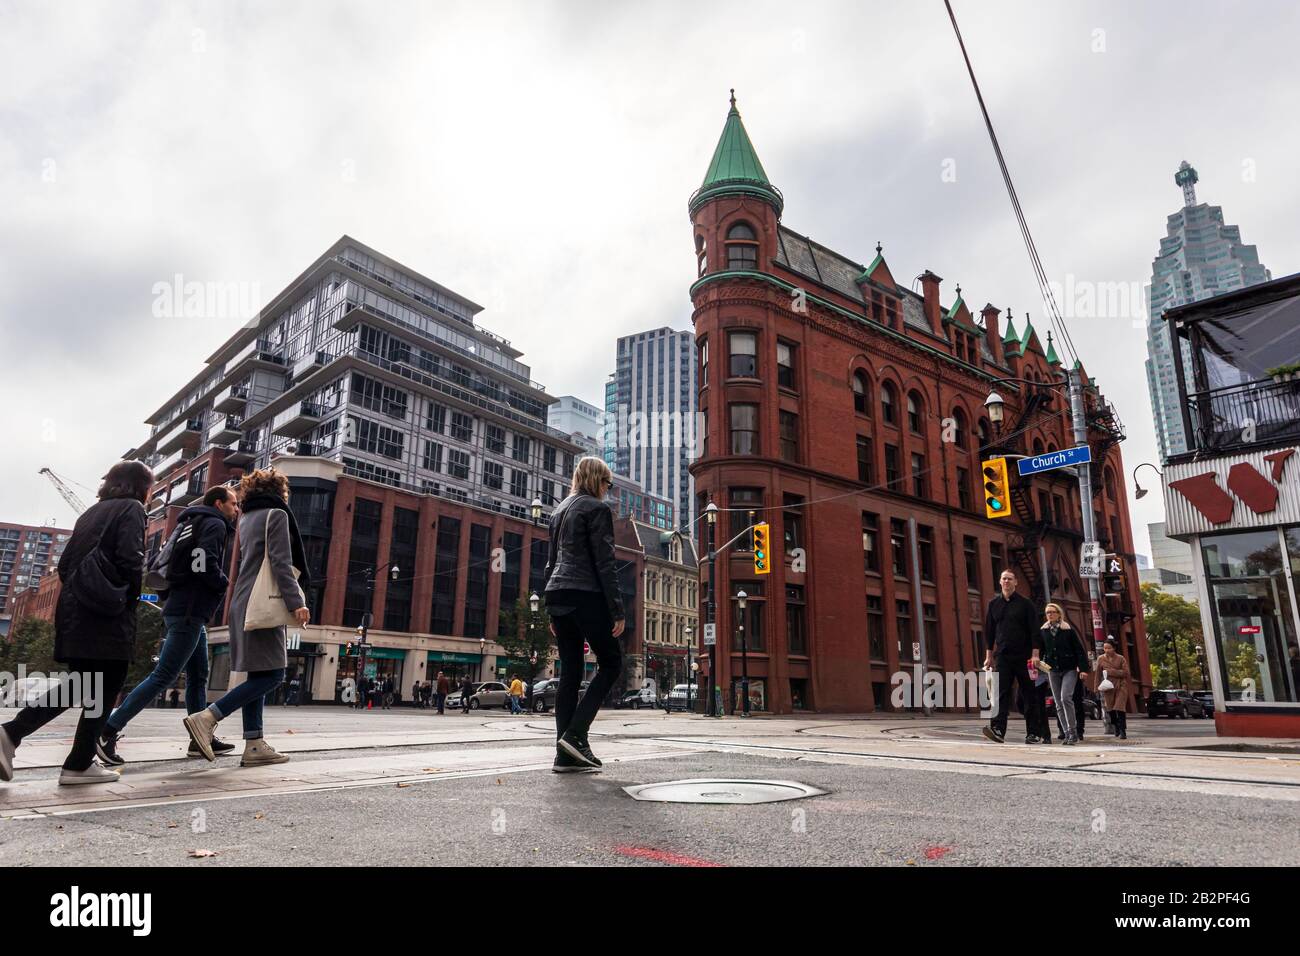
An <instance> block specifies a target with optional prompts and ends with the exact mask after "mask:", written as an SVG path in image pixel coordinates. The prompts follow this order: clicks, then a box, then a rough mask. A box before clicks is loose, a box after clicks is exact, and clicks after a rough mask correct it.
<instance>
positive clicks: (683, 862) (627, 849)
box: [614, 846, 722, 866]
mask: <svg viewBox="0 0 1300 956" xmlns="http://www.w3.org/2000/svg"><path fill="white" fill-rule="evenodd" d="M614 852H615V853H621V854H622V855H623V856H635V857H638V858H640V859H642V860H653V861H655V862H656V863H668V864H671V865H673V866H722V864H721V863H714V862H712V861H711V860H697V859H696V858H695V857H693V856H683V855H682V854H680V853H673V852H672V851H671V850H654V849H651V848H650V847H648V846H616V847H614Z"/></svg>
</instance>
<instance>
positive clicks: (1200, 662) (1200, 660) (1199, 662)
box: [1196, 644, 1210, 690]
mask: <svg viewBox="0 0 1300 956" xmlns="http://www.w3.org/2000/svg"><path fill="white" fill-rule="evenodd" d="M1196 666H1197V667H1199V668H1200V669H1201V690H1209V689H1210V686H1209V684H1207V683H1206V680H1205V648H1204V647H1203V646H1202V645H1200V644H1197V645H1196Z"/></svg>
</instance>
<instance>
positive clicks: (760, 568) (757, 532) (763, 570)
mask: <svg viewBox="0 0 1300 956" xmlns="http://www.w3.org/2000/svg"><path fill="white" fill-rule="evenodd" d="M769 537H770V535H769V533H768V527H767V522H766V521H760V522H759V523H758V524H756V525H754V573H755V574H769V573H770V572H771V570H772V567H771V560H770V557H771V552H770V551H769V550H768V542H769Z"/></svg>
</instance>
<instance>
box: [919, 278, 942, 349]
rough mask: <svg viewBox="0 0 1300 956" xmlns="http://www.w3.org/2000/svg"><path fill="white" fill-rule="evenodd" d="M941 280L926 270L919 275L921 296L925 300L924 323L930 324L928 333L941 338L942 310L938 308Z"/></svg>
mask: <svg viewBox="0 0 1300 956" xmlns="http://www.w3.org/2000/svg"><path fill="white" fill-rule="evenodd" d="M942 281H943V280H942V279H940V278H939V277H938V276H937V275H935V274H934V273H933V272H931V271H930V270H929V269H926V270H925V272H924V273H922V274H921V294H922V296H923V297H924V299H925V321H926V322H928V323H930V331H931V332H933V333H934V334H935V335H937V336H939V337H940V338H943V320H942V319H941V318H940V316H941V315H942V314H943V309H941V308H940V306H939V283H940V282H942Z"/></svg>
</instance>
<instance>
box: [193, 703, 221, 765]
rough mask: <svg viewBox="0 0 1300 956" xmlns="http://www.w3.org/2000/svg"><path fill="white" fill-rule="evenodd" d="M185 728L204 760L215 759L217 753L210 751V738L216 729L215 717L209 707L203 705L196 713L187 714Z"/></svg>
mask: <svg viewBox="0 0 1300 956" xmlns="http://www.w3.org/2000/svg"><path fill="white" fill-rule="evenodd" d="M185 729H186V730H187V731H189V734H190V740H192V741H194V746H195V747H198V748H199V753H201V754H202V755H203V757H204V759H205V760H216V759H217V755H216V754H214V753H213V752H212V738H213V736H214V735H215V734H216V731H217V718H216V716H215V715H214V714H213V713H212V711H211V710H210V709H209V708H207V707H204V708H203V709H202V710H201V711H199V712H198V713H197V714H190V715H189V716H187V717H186V718H185Z"/></svg>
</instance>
